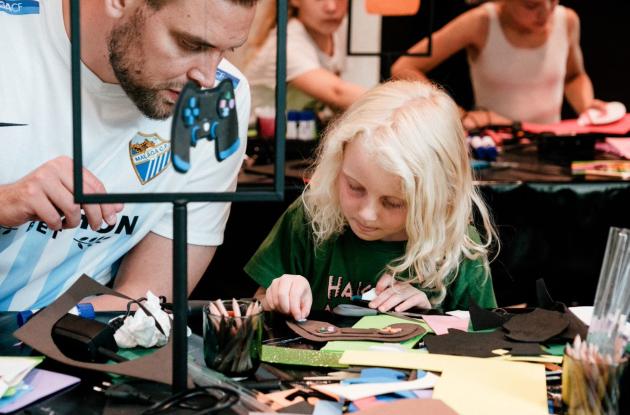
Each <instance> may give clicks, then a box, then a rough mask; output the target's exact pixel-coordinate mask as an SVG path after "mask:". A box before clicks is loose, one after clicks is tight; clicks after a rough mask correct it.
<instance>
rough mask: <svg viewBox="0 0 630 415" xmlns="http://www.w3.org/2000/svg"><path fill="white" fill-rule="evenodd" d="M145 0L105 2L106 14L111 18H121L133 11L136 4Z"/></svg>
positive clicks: (110, 0)
mask: <svg viewBox="0 0 630 415" xmlns="http://www.w3.org/2000/svg"><path fill="white" fill-rule="evenodd" d="M139 1H145V0H103V3H104V4H105V13H107V14H108V15H109V16H110V17H114V18H121V17H122V16H124V14H125V13H127V12H128V10H131V9H133V7H134V6H136V3H138V2H139Z"/></svg>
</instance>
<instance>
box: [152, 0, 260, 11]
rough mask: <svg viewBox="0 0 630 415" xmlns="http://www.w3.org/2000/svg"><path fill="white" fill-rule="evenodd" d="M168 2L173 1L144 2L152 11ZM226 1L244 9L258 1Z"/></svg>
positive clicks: (153, 0)
mask: <svg viewBox="0 0 630 415" xmlns="http://www.w3.org/2000/svg"><path fill="white" fill-rule="evenodd" d="M169 1H173V0H146V2H147V4H148V5H149V7H151V8H152V9H154V10H159V9H161V8H162V6H164V5H165V4H166V3H168V2H169ZM207 1H212V0H207ZM227 1H229V2H230V3H234V4H237V5H239V6H245V7H250V6H255V5H256V3H258V0H227Z"/></svg>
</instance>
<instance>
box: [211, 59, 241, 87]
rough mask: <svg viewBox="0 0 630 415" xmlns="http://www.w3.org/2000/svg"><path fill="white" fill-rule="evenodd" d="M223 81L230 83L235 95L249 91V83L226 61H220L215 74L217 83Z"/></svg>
mask: <svg viewBox="0 0 630 415" xmlns="http://www.w3.org/2000/svg"><path fill="white" fill-rule="evenodd" d="M224 79H229V80H231V81H232V83H233V84H234V89H235V90H236V92H237V93H239V92H240V91H243V92H245V91H249V82H248V81H247V78H245V75H243V73H242V72H241V71H240V70H239V69H238V68H237V67H236V66H234V65H233V64H232V63H231V62H230V61H228V60H227V59H223V60H221V62H220V63H219V67H218V68H217V74H216V81H217V82H221V81H223V80H224Z"/></svg>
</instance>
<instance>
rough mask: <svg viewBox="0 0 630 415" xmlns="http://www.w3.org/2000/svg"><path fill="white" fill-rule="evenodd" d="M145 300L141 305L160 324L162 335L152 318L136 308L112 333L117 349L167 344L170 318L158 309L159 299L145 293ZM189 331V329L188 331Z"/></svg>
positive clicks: (149, 293) (148, 292)
mask: <svg viewBox="0 0 630 415" xmlns="http://www.w3.org/2000/svg"><path fill="white" fill-rule="evenodd" d="M146 297H147V300H146V301H145V302H143V303H142V305H144V307H145V308H146V309H147V310H148V311H149V312H150V313H151V314H152V315H153V317H155V320H157V321H158V322H159V323H160V326H161V327H162V330H163V331H164V333H165V334H162V332H160V330H159V329H158V328H157V325H156V324H155V320H154V319H153V317H151V316H148V315H147V314H146V313H145V312H144V310H142V309H141V308H138V310H136V312H135V313H134V315H129V316H127V317H126V318H125V320H124V322H123V325H122V326H121V327H120V328H119V329H118V330H116V333H114V339H115V340H116V344H117V345H118V347H120V348H123V349H129V348H132V347H137V346H142V347H147V348H148V347H155V346H158V347H160V346H164V345H165V344H166V343H167V342H168V336H169V333H170V331H171V317H170V315H169V314H167V313H166V312H164V310H162V308H161V307H160V299H159V298H158V297H156V296H155V295H154V294H153V293H152V292H151V291H147V295H146ZM189 331H190V329H189Z"/></svg>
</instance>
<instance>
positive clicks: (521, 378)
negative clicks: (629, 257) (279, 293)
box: [0, 244, 630, 415]
mask: <svg viewBox="0 0 630 415" xmlns="http://www.w3.org/2000/svg"><path fill="white" fill-rule="evenodd" d="M627 246H630V244H629V245H627ZM614 277H615V276H614V275H613V277H611V278H613V279H614ZM536 289H537V291H538V293H539V298H540V303H539V304H538V307H535V308H534V307H532V308H527V309H518V308H516V309H497V310H484V309H481V308H479V307H475V306H474V305H472V306H471V308H470V310H462V311H458V312H452V313H449V314H438V313H427V312H426V310H424V311H423V310H412V312H410V313H377V312H376V311H375V310H372V309H368V308H366V307H365V306H364V303H361V302H355V303H351V304H347V305H344V306H343V307H341V306H338V307H337V308H336V309H334V310H333V313H330V312H327V311H318V312H312V313H311V315H310V316H309V319H308V320H307V321H306V322H295V321H293V320H291V319H287V318H286V317H285V316H281V315H278V314H272V313H265V315H264V318H265V325H264V326H265V334H264V337H263V338H262V347H261V349H259V350H261V355H260V359H261V361H262V362H261V363H260V366H259V367H258V369H257V370H256V372H255V373H254V374H253V375H252V376H250V377H248V378H246V379H242V380H239V381H235V380H233V379H230V378H227V377H225V376H224V375H222V374H221V373H218V372H215V371H213V370H210V369H208V368H207V367H206V363H210V361H209V360H208V355H207V354H206V353H207V348H208V347H209V346H208V343H207V342H206V343H205V344H204V335H203V334H202V333H203V330H202V329H201V328H200V326H201V325H202V324H201V320H203V318H202V316H200V315H199V314H196V313H194V314H191V317H190V318H189V325H190V327H191V328H192V330H193V332H195V333H197V334H192V335H191V336H190V337H189V340H188V343H189V365H188V372H189V376H190V377H191V378H192V380H193V381H194V382H195V384H197V385H203V386H214V387H220V388H221V387H222V388H228V389H230V390H232V391H234V392H236V393H234V395H238V402H237V403H236V405H235V406H233V407H231V408H229V409H224V410H223V411H221V412H219V413H224V414H249V413H261V412H262V413H269V412H272V411H281V412H284V413H300V414H305V413H307V414H311V413H313V414H331V415H332V414H341V413H350V412H356V413H357V414H361V415H366V414H385V415H386V414H411V413H422V411H426V413H435V414H455V413H459V414H477V413H484V414H488V415H492V414H505V413H510V414H527V415H531V414H547V413H560V412H559V411H560V408H561V405H562V404H561V402H562V397H563V395H562V391H561V389H562V387H566V388H568V390H569V391H570V392H572V393H573V394H575V393H576V391H577V392H579V393H582V394H586V395H584V396H587V395H588V394H589V393H590V394H591V395H593V396H590V395H589V396H588V399H591V400H593V399H595V398H594V397H596V398H597V399H599V400H601V401H602V402H604V399H603V397H607V396H609V394H608V393H607V391H608V389H609V388H608V387H609V386H611V388H612V386H614V387H616V388H617V389H615V391H616V392H614V391H613V392H611V393H613V394H614V397H615V399H619V398H620V397H621V399H622V400H621V402H619V404H620V408H621V411H620V412H619V413H624V412H623V408H626V409H627V408H628V407H627V405H628V402H625V401H623V398H624V396H625V397H626V399H627V398H628V397H630V394H627V393H625V394H624V392H623V391H624V390H626V391H627V388H628V382H627V380H625V379H627V376H626V377H625V379H620V376H621V372H620V371H617V372H615V370H610V372H611V373H617V376H610V375H609V374H606V377H603V376H604V375H601V374H593V373H594V372H593V371H592V370H590V369H589V371H587V370H586V369H584V368H582V367H581V365H580V358H579V353H581V352H577V351H573V349H575V350H578V349H579V348H580V344H579V342H578V343H574V344H573V349H572V351H570V352H566V351H565V345H566V344H567V342H571V341H572V339H574V338H575V336H576V335H577V334H579V335H580V336H581V338H586V337H587V334H586V331H587V330H588V326H587V325H586V323H585V322H588V321H590V320H589V319H590V318H591V316H592V314H593V308H592V307H578V308H572V309H568V308H567V307H565V306H564V304H562V303H560V302H558V301H554V300H553V299H552V298H551V296H550V295H549V293H548V292H547V291H546V288H545V286H544V283H541V282H540V283H538V284H537V287H536ZM617 297H619V296H617ZM240 301H244V302H245V303H247V302H249V300H240ZM236 302H237V301H236V300H229V301H224V302H223V303H224V304H226V305H227V304H229V303H236ZM203 303H207V302H203ZM195 304H196V305H198V304H199V302H195ZM215 304H217V303H216V302H215ZM245 309H246V308H245V306H244V307H243V308H242V310H245ZM228 310H229V309H228ZM213 313H214V312H213ZM222 314H223V313H222ZM244 314H246V313H244ZM249 314H253V313H249ZM115 315H116V314H112V313H97V316H96V317H97V319H98V320H100V321H103V322H106V321H109V319H110V318H111V317H113V316H115ZM228 315H229V317H230V318H231V317H234V314H232V313H229V312H228V313H226V314H224V316H226V317H227V316H228ZM27 325H28V323H27ZM16 327H17V323H16V313H2V314H0V333H1V337H0V353H1V355H2V356H14V357H15V356H21V359H25V358H26V359H31V361H32V362H33V363H31V367H30V368H29V370H30V369H32V370H31V374H33V373H34V372H37V376H43V375H44V374H45V375H46V376H47V377H48V378H49V379H51V381H53V382H54V380H52V379H55V378H54V376H62V377H63V376H68V377H75V378H77V380H78V379H80V382H79V383H78V384H75V383H69V384H67V388H66V389H63V385H61V387H60V388H59V389H61V390H60V391H56V392H57V394H52V395H50V396H48V397H46V396H45V395H44V397H43V398H42V399H41V400H38V401H35V402H34V403H32V404H30V405H28V406H27V407H26V408H24V409H22V410H20V411H19V412H17V413H24V414H44V413H47V414H50V413H80V414H140V413H147V414H149V413H181V414H189V413H205V412H198V411H197V412H195V411H193V410H188V409H183V408H176V409H173V408H171V409H170V410H167V411H165V412H145V411H147V408H148V407H149V406H150V403H151V402H155V401H156V400H160V399H163V398H167V397H168V396H169V394H170V387H166V386H164V385H160V384H157V383H153V382H148V381H142V380H133V379H130V378H127V377H120V376H115V375H112V374H107V373H104V372H103V371H91V370H86V369H78V368H75V367H71V366H68V365H64V364H60V363H58V362H55V361H54V360H53V359H50V358H44V359H43V361H41V359H38V358H34V357H32V356H38V353H37V352H34V351H32V350H31V349H29V348H28V347H25V345H23V344H22V345H20V344H18V343H17V341H16V339H15V338H13V337H12V336H11V332H12V331H13V329H14V328H16ZM218 327H219V325H217V328H218ZM227 327H231V330H232V331H231V335H232V336H231V337H232V338H233V339H230V338H229V337H230V336H227V337H225V341H226V342H227V344H228V347H231V346H233V345H234V341H236V342H238V341H239V340H238V338H239V337H240V336H246V337H247V336H249V333H250V331H251V327H248V326H247V325H245V324H242V323H240V324H236V325H230V324H227ZM205 335H206V336H208V334H207V333H206V334H205ZM212 337H213V341H214V340H216V339H215V338H214V337H220V336H219V335H217V334H216V333H213V336H212ZM589 338H590V337H589ZM566 353H569V354H570V356H571V358H570V362H571V366H568V367H570V368H571V371H572V372H571V373H575V374H574V375H572V377H571V381H570V382H569V380H567V379H563V378H562V366H563V356H564V360H565V361H566V359H567V355H566ZM118 354H120V355H124V356H125V357H126V358H130V359H131V358H135V357H142V356H144V355H146V354H147V352H146V351H144V350H142V349H138V348H136V349H132V350H127V351H124V352H121V350H119V351H118ZM204 354H206V356H205V357H206V359H204ZM25 356H30V357H25ZM2 359H5V363H6V359H9V358H8V357H3V358H2ZM18 359H19V358H18ZM0 363H2V360H0ZM166 365H168V363H167V362H164V366H166ZM600 366H602V365H599V366H597V367H598V368H600ZM604 366H605V365H604ZM620 366H621V365H620ZM6 367H7V366H3V369H5V368H6ZM33 367H36V369H33ZM595 373H600V372H595ZM607 373H608V372H607ZM626 374H627V373H626ZM4 378H5V376H4V374H3V379H4ZM602 379H605V380H602ZM31 380H32V378H30V377H29V376H28V375H27V377H26V378H25V381H24V382H26V387H25V388H23V390H21V391H20V392H19V393H21V394H22V398H24V397H27V396H28V393H29V392H31V393H32V392H33V391H36V390H38V388H39V387H40V386H39V385H38V384H32V385H31V387H30V388H29V387H28V384H29V382H30V381H31ZM602 382H603V383H602ZM592 383H596V384H597V387H599V388H600V389H597V387H591V386H590V385H591V384H592ZM567 385H569V386H567ZM584 385H587V386H588V387H587V386H584ZM601 385H604V388H603V389H601ZM18 389H19V388H18ZM613 389H614V388H613ZM49 393H50V392H49ZM212 396H215V395H212ZM569 396H573V395H569ZM580 396H581V395H580ZM564 397H565V398H566V399H574V400H575V399H576V398H567V397H566V396H564ZM219 398H222V395H221V394H218V395H216V399H215V401H219V402H220V401H221V399H219ZM8 399H11V398H10V397H9V398H8ZM580 399H581V400H580V402H582V400H583V398H580ZM588 399H587V400H588ZM140 401H142V402H140ZM2 402H3V401H2V400H1V399H0V413H4V412H6V411H3V405H2ZM188 403H189V404H192V403H191V402H188ZM193 403H194V404H196V405H200V404H199V403H198V402H193ZM210 403H212V404H216V402H214V401H213V402H210ZM206 404H208V402H206ZM380 405H382V406H380ZM608 405H610V403H608ZM480 408H483V410H481V411H480Z"/></svg>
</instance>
